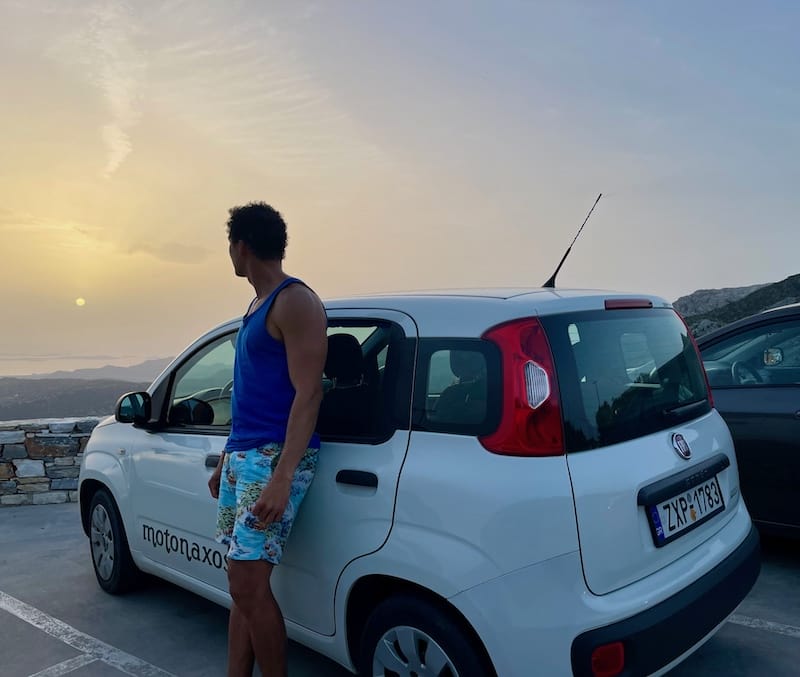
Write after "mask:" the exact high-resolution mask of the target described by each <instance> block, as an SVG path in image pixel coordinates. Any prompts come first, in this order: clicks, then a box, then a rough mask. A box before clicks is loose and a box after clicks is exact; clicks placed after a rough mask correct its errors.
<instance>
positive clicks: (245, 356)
mask: <svg viewBox="0 0 800 677" xmlns="http://www.w3.org/2000/svg"><path fill="white" fill-rule="evenodd" d="M294 283H300V284H303V282H302V281H301V280H299V279H297V278H296V277H290V278H288V279H286V280H284V281H283V282H281V283H280V284H279V285H278V286H277V287H276V288H275V290H274V291H273V292H272V293H271V294H270V295H269V296H268V297H267V299H266V300H265V301H264V303H262V304H261V306H259V308H258V309H257V310H256V311H255V312H254V313H252V314H250V315H245V317H244V319H243V320H242V326H241V328H240V329H239V333H238V335H237V337H236V357H235V358H234V362H233V391H232V392H231V433H230V435H229V437H228V442H227V444H226V445H225V449H226V450H227V451H245V450H247V449H254V448H256V447H259V446H263V445H265V444H270V443H283V442H284V441H285V440H286V428H287V425H288V422H289V411H290V409H291V407H292V402H293V401H294V395H295V390H294V386H293V385H292V382H291V379H290V378H289V364H288V362H287V359H286V347H285V346H284V345H283V343H281V342H280V341H276V340H275V339H274V338H272V336H270V333H269V332H268V331H267V315H268V314H269V311H270V308H271V307H272V304H273V303H274V301H275V297H276V296H277V295H278V294H279V293H280V292H281V290H283V289H284V288H285V287H287V286H288V285H290V284H294ZM309 446H310V447H316V448H318V447H319V436H318V435H317V433H316V432H314V434H313V435H312V437H311V439H310V441H309Z"/></svg>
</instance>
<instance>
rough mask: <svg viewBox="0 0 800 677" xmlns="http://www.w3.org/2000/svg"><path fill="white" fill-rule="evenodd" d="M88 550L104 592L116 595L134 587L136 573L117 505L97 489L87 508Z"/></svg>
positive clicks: (101, 490)
mask: <svg viewBox="0 0 800 677" xmlns="http://www.w3.org/2000/svg"><path fill="white" fill-rule="evenodd" d="M89 548H90V550H91V555H92V566H93V567H94V573H95V576H96V577H97V582H98V583H99V585H100V587H101V588H103V590H105V591H106V592H108V593H111V594H113V595H117V594H121V593H123V592H126V591H127V590H129V589H130V588H131V587H132V586H133V585H134V583H135V582H136V579H137V576H138V573H139V570H138V569H137V568H136V565H135V564H134V563H133V559H132V558H131V552H130V549H129V547H128V539H127V537H126V535H125V529H124V527H123V525H122V519H121V518H120V515H119V511H118V510H117V506H116V503H115V502H114V499H113V498H112V497H111V494H109V493H108V491H107V490H106V489H98V490H97V491H96V492H95V494H94V496H92V501H91V504H90V505H89Z"/></svg>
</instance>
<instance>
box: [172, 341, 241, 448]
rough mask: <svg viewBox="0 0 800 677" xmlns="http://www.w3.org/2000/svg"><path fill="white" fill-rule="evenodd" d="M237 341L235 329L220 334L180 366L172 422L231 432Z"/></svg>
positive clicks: (174, 390) (174, 389) (176, 379)
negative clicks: (222, 334) (229, 332)
mask: <svg viewBox="0 0 800 677" xmlns="http://www.w3.org/2000/svg"><path fill="white" fill-rule="evenodd" d="M235 342H236V334H235V333H234V334H228V335H226V336H223V337H222V338H218V339H216V340H215V341H213V342H212V343H209V344H208V345H206V346H204V347H203V348H201V349H200V350H198V351H197V352H196V353H194V355H192V356H191V357H190V358H189V359H188V360H187V361H186V362H184V363H183V364H182V365H181V366H180V367H179V368H178V369H177V371H176V372H175V377H174V382H173V386H172V393H171V397H170V406H169V412H168V417H167V420H168V423H169V424H170V426H190V427H210V428H211V429H212V430H214V429H216V430H220V431H223V430H224V431H225V432H227V430H228V429H229V428H230V425H231V391H232V389H233V361H234V356H235V351H236V345H235Z"/></svg>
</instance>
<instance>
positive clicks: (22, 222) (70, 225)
mask: <svg viewBox="0 0 800 677" xmlns="http://www.w3.org/2000/svg"><path fill="white" fill-rule="evenodd" d="M3 231H5V232H13V231H16V232H25V233H36V232H40V233H43V232H52V233H61V234H63V235H65V236H67V237H65V238H64V241H62V242H60V243H59V246H61V247H68V248H69V247H71V246H72V247H81V246H84V245H85V244H86V239H83V238H87V239H89V240H92V241H94V242H96V243H99V244H103V245H106V246H109V247H111V248H112V250H114V249H115V250H116V251H118V252H119V253H121V254H126V255H133V254H144V255H146V256H152V257H153V258H155V259H158V260H160V261H166V262H168V263H180V264H194V263H202V262H203V261H205V260H206V259H208V257H209V256H210V255H211V251H210V250H209V249H206V248H204V247H199V246H197V245H189V244H185V243H180V242H163V241H162V242H159V241H158V240H149V241H144V240H138V241H112V240H111V237H110V236H109V235H108V232H107V231H106V230H104V229H103V228H100V227H98V226H92V225H88V224H85V223H78V222H77V221H69V220H62V219H53V218H50V217H41V216H36V215H34V214H30V213H26V212H15V211H13V210H10V209H6V208H3V207H0V232H3ZM70 235H79V236H82V237H79V238H77V239H76V238H74V237H69V236H70Z"/></svg>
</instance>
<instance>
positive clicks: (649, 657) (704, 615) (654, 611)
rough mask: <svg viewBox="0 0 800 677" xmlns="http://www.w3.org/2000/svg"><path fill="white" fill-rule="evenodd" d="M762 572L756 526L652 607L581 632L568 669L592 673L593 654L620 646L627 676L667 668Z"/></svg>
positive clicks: (728, 611) (722, 617) (580, 673)
mask: <svg viewBox="0 0 800 677" xmlns="http://www.w3.org/2000/svg"><path fill="white" fill-rule="evenodd" d="M760 569H761V556H760V547H759V538H758V533H757V531H756V529H755V528H754V527H752V528H751V529H750V532H749V534H748V535H747V537H746V538H745V540H744V541H743V542H742V544H741V545H740V546H739V547H738V548H737V549H736V550H734V551H733V552H732V553H731V554H730V555H729V556H728V557H727V558H726V559H725V560H723V561H722V562H720V564H718V565H717V566H716V567H714V568H713V569H712V570H711V571H709V572H708V573H706V574H705V575H704V576H702V577H701V578H699V579H698V580H696V581H695V582H694V583H692V584H691V585H689V586H688V587H686V588H685V589H683V590H681V591H680V592H679V593H677V594H675V595H673V596H672V597H669V598H667V599H666V600H664V601H663V602H661V603H659V604H657V605H655V606H654V607H652V608H650V609H648V610H646V611H643V612H640V613H638V614H636V615H635V616H631V617H629V618H626V619H625V620H622V621H619V622H617V623H613V624H611V625H606V626H604V627H601V628H596V629H594V630H590V631H588V632H584V633H582V634H581V635H579V636H578V637H576V638H575V639H574V641H573V642H572V649H571V657H572V670H573V673H574V674H575V675H576V676H577V677H582V676H583V675H587V676H589V677H591V675H592V674H593V673H592V652H593V651H594V649H595V648H596V647H598V646H601V645H603V644H608V643H611V642H622V643H623V644H624V646H625V671H624V672H623V673H622V675H623V676H625V675H648V674H652V673H653V672H656V671H658V670H659V669H660V668H661V667H663V666H664V665H667V664H669V663H671V662H672V661H673V660H675V659H676V658H678V657H679V656H680V655H681V654H683V653H684V652H686V650H687V649H689V648H690V647H692V646H694V645H695V644H697V643H698V642H700V641H701V640H702V639H703V638H704V637H705V636H707V635H708V634H709V633H710V632H712V631H713V630H714V628H716V627H717V626H718V625H719V624H720V623H721V622H722V621H724V620H725V618H727V617H728V616H729V615H730V614H731V613H732V612H733V611H734V610H735V609H736V607H737V606H738V605H739V603H740V602H741V601H742V600H743V599H744V598H745V596H746V595H747V594H748V593H749V592H750V590H751V588H752V587H753V584H754V583H755V582H756V579H757V578H758V575H759V572H760Z"/></svg>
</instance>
